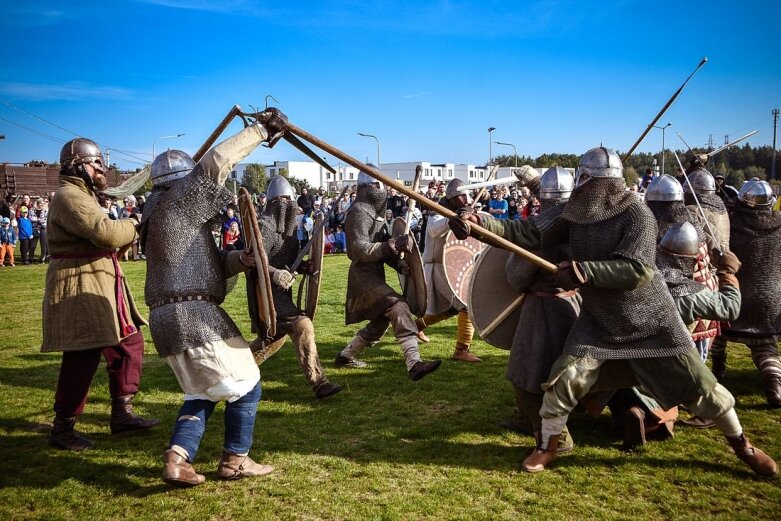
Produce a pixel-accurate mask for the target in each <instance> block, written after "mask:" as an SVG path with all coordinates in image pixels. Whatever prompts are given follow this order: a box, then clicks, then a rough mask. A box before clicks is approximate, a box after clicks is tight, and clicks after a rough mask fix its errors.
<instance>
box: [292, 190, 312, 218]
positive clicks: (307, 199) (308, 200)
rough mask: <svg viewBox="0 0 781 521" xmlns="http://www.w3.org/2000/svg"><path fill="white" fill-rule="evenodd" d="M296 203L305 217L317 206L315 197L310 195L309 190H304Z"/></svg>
mask: <svg viewBox="0 0 781 521" xmlns="http://www.w3.org/2000/svg"><path fill="white" fill-rule="evenodd" d="M296 203H297V204H298V206H299V207H300V208H301V210H302V211H303V213H304V214H305V215H310V214H311V213H312V208H314V206H315V197H314V196H313V195H312V194H310V193H309V190H307V189H306V188H302V189H301V195H299V196H298V199H297V200H296Z"/></svg>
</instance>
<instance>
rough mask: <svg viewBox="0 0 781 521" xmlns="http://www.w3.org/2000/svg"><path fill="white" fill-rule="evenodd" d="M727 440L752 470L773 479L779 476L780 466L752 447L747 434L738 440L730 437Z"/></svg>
mask: <svg viewBox="0 0 781 521" xmlns="http://www.w3.org/2000/svg"><path fill="white" fill-rule="evenodd" d="M726 438H727V441H728V442H729V444H730V447H732V450H734V451H735V455H736V456H737V457H738V458H739V459H740V460H741V461H742V462H743V463H745V464H746V465H748V466H749V467H751V470H753V471H754V472H756V473H757V474H759V475H760V476H765V477H773V476H775V475H776V474H778V465H776V462H775V461H773V458H771V457H770V456H768V455H767V454H765V453H764V452H762V451H761V450H759V449H758V448H756V447H754V446H753V445H751V442H750V441H748V438H746V435H745V434H741V435H740V436H738V437H737V438H731V437H729V436H727V437H726Z"/></svg>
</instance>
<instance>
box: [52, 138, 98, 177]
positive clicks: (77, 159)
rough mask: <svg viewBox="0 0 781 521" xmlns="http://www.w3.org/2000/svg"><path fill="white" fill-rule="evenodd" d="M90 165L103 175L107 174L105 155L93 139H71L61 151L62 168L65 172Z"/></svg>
mask: <svg viewBox="0 0 781 521" xmlns="http://www.w3.org/2000/svg"><path fill="white" fill-rule="evenodd" d="M90 163H91V164H92V166H93V167H94V168H95V169H96V170H98V171H100V172H101V173H105V172H106V165H105V164H104V163H103V154H102V153H101V151H100V147H99V146H98V144H97V143H95V142H94V141H92V140H91V139H87V138H84V137H77V138H76V139H71V140H70V141H68V142H67V143H65V144H64V145H63V147H62V150H60V166H61V167H62V168H63V169H65V170H70V169H72V168H73V167H74V166H78V165H85V164H90Z"/></svg>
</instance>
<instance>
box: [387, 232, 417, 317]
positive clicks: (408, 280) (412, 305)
mask: <svg viewBox="0 0 781 521" xmlns="http://www.w3.org/2000/svg"><path fill="white" fill-rule="evenodd" d="M405 232H406V233H407V234H408V235H409V236H410V241H411V244H412V248H411V250H412V251H410V252H409V253H405V254H404V260H406V261H407V264H408V265H409V276H405V275H402V274H401V273H399V285H400V286H401V290H402V293H403V295H404V297H405V298H406V299H407V304H409V309H410V311H412V314H413V315H415V316H418V317H422V316H423V315H425V314H426V276H425V272H424V271H423V258H422V257H421V256H420V250H419V249H418V243H417V242H416V241H415V237H414V236H413V235H412V234H411V233H410V232H409V230H408V229H407V223H406V221H405V220H404V218H403V217H396V219H394V221H393V230H392V233H391V234H392V235H393V237H399V236H401V235H403V234H404V233H405Z"/></svg>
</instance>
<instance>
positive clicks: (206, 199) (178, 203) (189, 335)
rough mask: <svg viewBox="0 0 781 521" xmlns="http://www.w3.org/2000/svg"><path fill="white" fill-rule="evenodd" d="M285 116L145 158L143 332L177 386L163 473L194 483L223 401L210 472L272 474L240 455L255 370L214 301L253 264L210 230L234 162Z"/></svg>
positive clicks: (268, 137)
mask: <svg viewBox="0 0 781 521" xmlns="http://www.w3.org/2000/svg"><path fill="white" fill-rule="evenodd" d="M284 121H285V120H284V116H283V115H281V113H279V112H278V111H273V115H272V117H271V118H270V119H269V120H268V122H266V123H263V124H260V123H255V124H252V125H250V126H248V127H247V128H245V129H244V130H243V131H241V132H239V133H238V134H236V135H234V136H233V137H231V138H229V139H227V140H226V141H224V142H222V143H220V144H219V145H217V146H216V147H214V148H213V149H211V150H210V151H209V152H207V153H206V154H205V155H204V156H203V158H202V159H201V160H200V161H199V162H198V163H197V164H195V163H194V162H193V160H192V158H190V156H188V155H187V154H186V153H184V152H181V151H178V150H169V151H167V152H165V153H163V154H161V155H159V156H158V157H157V158H155V160H154V162H153V163H152V174H151V176H152V187H153V188H152V193H151V195H150V196H149V199H148V201H147V203H146V208H145V210H144V217H143V219H142V231H141V240H142V242H143V243H144V251H145V252H146V255H147V277H146V290H145V297H146V303H147V305H148V306H149V309H150V314H149V321H150V327H151V331H152V339H153V340H154V342H155V348H156V349H157V352H158V353H159V354H160V356H162V357H163V359H164V360H165V361H166V362H167V363H168V366H169V367H170V368H171V370H172V371H173V373H174V375H175V376H176V379H177V381H178V382H179V385H180V386H181V388H182V390H183V391H184V393H185V395H184V404H183V405H182V407H181V409H180V411H179V414H178V416H177V420H176V423H175V425H174V429H173V433H172V435H171V441H170V443H169V448H168V450H167V451H166V452H165V467H164V471H163V480H164V481H166V482H167V483H169V484H171V485H176V486H195V485H199V484H201V483H203V482H204V481H205V478H204V476H203V475H201V474H198V473H196V472H195V469H193V466H192V462H193V460H194V459H195V456H196V452H197V451H198V446H199V445H200V442H201V438H202V437H203V434H204V432H205V430H206V422H207V421H208V419H209V417H210V416H211V414H212V412H213V411H214V408H215V406H216V405H217V403H218V402H221V401H226V402H227V404H226V406H225V441H224V444H223V453H222V458H221V459H220V462H219V465H218V468H217V476H218V477H220V478H222V479H240V478H244V477H247V476H262V475H265V474H268V473H270V472H272V470H273V468H272V467H270V466H269V465H259V464H257V463H255V462H254V461H253V460H252V459H251V458H250V457H249V455H248V453H249V450H250V448H251V446H252V432H253V429H254V423H255V414H256V412H257V409H258V402H259V401H260V394H261V389H260V373H259V371H258V366H257V364H255V361H254V358H253V356H252V351H251V350H250V348H249V345H248V344H247V342H246V341H245V340H244V338H243V337H242V335H241V332H240V331H239V328H238V327H237V326H236V324H235V323H234V322H233V320H231V318H230V317H229V316H228V314H227V313H226V312H225V310H223V309H222V307H220V304H222V302H223V301H224V300H225V296H226V293H227V292H228V287H229V283H228V280H229V279H232V278H233V277H234V276H236V275H237V274H238V273H240V272H243V271H247V270H249V269H250V268H251V267H253V266H254V257H253V256H251V255H248V254H247V253H246V252H244V251H230V252H229V251H224V250H220V249H219V248H218V247H217V245H216V243H215V241H214V239H213V236H212V231H213V230H214V229H215V228H216V227H218V226H219V225H220V220H219V214H220V210H221V209H222V208H224V207H225V206H226V205H227V204H228V203H230V202H231V200H232V194H231V193H230V192H229V191H228V190H227V189H226V188H225V186H224V183H225V180H226V179H227V177H228V175H230V172H231V171H232V169H233V167H234V166H235V164H236V163H238V162H239V161H240V160H241V159H242V158H244V157H246V156H247V155H248V154H249V153H250V152H252V151H253V150H254V149H255V148H256V147H257V146H258V145H260V144H261V143H262V142H264V141H270V142H272V141H273V140H274V139H275V138H278V136H280V135H281V133H282V132H284V124H285V123H284Z"/></svg>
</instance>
